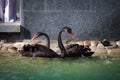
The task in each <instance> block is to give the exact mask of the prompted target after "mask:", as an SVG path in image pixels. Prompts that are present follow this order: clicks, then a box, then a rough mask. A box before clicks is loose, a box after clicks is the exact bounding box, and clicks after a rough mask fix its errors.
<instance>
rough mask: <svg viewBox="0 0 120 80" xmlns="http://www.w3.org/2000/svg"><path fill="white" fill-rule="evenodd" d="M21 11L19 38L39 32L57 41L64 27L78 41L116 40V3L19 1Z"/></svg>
mask: <svg viewBox="0 0 120 80" xmlns="http://www.w3.org/2000/svg"><path fill="white" fill-rule="evenodd" d="M21 12H22V15H21V33H20V37H21V38H22V39H30V38H31V36H32V35H33V34H34V33H35V32H40V31H41V32H45V33H47V34H48V35H49V36H50V39H57V36H58V33H59V31H60V29H61V28H62V27H64V26H69V27H71V28H72V29H73V33H74V35H75V38H76V39H80V40H86V39H87V40H96V39H99V40H101V39H104V38H106V39H110V40H119V39H120V0H22V4H21ZM62 36H63V38H64V39H68V38H69V36H68V34H67V33H63V35H62Z"/></svg>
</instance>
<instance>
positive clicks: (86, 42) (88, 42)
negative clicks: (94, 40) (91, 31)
mask: <svg viewBox="0 0 120 80" xmlns="http://www.w3.org/2000/svg"><path fill="white" fill-rule="evenodd" d="M83 44H84V45H85V46H90V45H91V43H90V41H84V42H83Z"/></svg>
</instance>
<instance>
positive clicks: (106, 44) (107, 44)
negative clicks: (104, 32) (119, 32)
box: [101, 39, 110, 46]
mask: <svg viewBox="0 0 120 80" xmlns="http://www.w3.org/2000/svg"><path fill="white" fill-rule="evenodd" d="M101 43H102V44H103V45H104V46H110V41H109V40H107V39H103V40H102V41H101Z"/></svg>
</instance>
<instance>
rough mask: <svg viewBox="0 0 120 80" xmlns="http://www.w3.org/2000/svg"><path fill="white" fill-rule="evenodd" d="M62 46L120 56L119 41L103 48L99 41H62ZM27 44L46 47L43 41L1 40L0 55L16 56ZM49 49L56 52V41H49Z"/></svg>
mask: <svg viewBox="0 0 120 80" xmlns="http://www.w3.org/2000/svg"><path fill="white" fill-rule="evenodd" d="M63 43H64V45H68V44H75V43H76V44H79V45H88V46H89V47H90V49H91V51H94V52H95V53H94V55H93V56H97V55H99V56H101V55H108V56H120V40H119V41H110V44H111V45H110V46H104V45H103V44H102V43H101V41H99V40H85V41H80V40H77V41H75V40H74V41H73V40H68V41H66V40H64V41H63ZM27 44H31V45H32V44H42V45H46V41H45V40H34V41H31V40H22V41H16V42H6V41H4V40H1V42H0V54H2V53H10V54H13V55H14V54H17V53H18V52H19V51H20V50H22V49H23V46H24V45H27ZM50 48H51V49H53V50H54V51H58V50H59V47H58V45H57V40H51V44H50Z"/></svg>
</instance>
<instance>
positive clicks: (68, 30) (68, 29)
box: [62, 26, 73, 37]
mask: <svg viewBox="0 0 120 80" xmlns="http://www.w3.org/2000/svg"><path fill="white" fill-rule="evenodd" d="M62 30H63V31H66V32H68V34H69V35H70V36H71V37H73V32H72V29H71V28H70V27H67V26H66V27H63V28H62Z"/></svg>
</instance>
